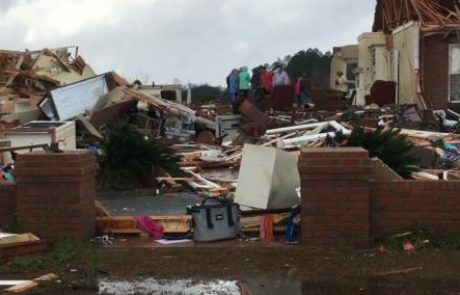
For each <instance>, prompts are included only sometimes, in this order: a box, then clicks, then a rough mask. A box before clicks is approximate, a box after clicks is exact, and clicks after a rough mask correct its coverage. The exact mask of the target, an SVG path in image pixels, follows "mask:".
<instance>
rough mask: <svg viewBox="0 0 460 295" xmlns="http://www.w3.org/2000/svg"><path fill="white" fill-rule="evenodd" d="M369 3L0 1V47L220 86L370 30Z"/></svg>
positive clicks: (293, 0)
mask: <svg viewBox="0 0 460 295" xmlns="http://www.w3.org/2000/svg"><path fill="white" fill-rule="evenodd" d="M374 6H375V2H374V1H372V0H319V1H317V0H0V40H1V41H0V47H2V48H3V49H15V50H16V49H20V50H23V49H25V48H28V49H31V50H35V49H41V48H44V47H49V48H52V47H61V46H67V45H78V46H79V47H80V53H81V54H82V56H83V57H84V58H85V60H86V61H87V62H88V63H89V64H91V66H92V67H93V68H94V69H95V70H96V71H97V72H98V73H102V72H105V71H109V70H115V71H117V72H119V73H120V74H122V75H123V76H125V77H127V78H129V79H134V78H140V79H141V80H149V82H150V81H151V80H154V81H155V82H156V83H157V84H160V83H172V82H173V79H174V78H177V79H179V80H180V81H181V82H182V83H206V82H207V83H210V84H213V85H223V84H224V83H225V82H224V81H225V76H226V75H227V74H228V72H229V70H230V69H231V68H234V67H240V66H243V65H247V66H249V67H253V66H256V65H259V64H263V63H265V62H272V61H274V60H276V58H277V57H284V56H285V55H288V54H294V53H295V52H298V51H299V50H302V49H307V48H309V47H317V48H319V49H321V50H322V51H326V50H331V49H332V47H333V46H337V45H346V44H350V43H355V42H356V39H357V36H358V35H359V34H360V33H362V32H364V31H370V30H371V26H372V19H373V13H374Z"/></svg>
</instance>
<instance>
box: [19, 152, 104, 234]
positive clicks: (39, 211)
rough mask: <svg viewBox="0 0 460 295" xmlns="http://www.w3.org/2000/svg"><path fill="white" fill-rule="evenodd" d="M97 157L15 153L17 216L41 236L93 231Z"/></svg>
mask: <svg viewBox="0 0 460 295" xmlns="http://www.w3.org/2000/svg"><path fill="white" fill-rule="evenodd" d="M95 176H96V159H95V157H94V155H92V154H90V153H85V152H64V153H60V154H47V153H44V152H34V153H30V154H23V155H18V158H17V162H16V182H17V211H18V220H19V223H20V225H21V227H23V228H24V229H25V230H27V231H30V232H32V233H34V234H36V235H38V236H39V237H41V238H47V239H51V240H53V239H60V238H71V239H74V240H80V241H82V240H86V239H88V238H91V237H92V236H93V235H94V229H95V208H94V201H95V198H96V183H95Z"/></svg>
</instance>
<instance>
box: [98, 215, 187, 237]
mask: <svg viewBox="0 0 460 295" xmlns="http://www.w3.org/2000/svg"><path fill="white" fill-rule="evenodd" d="M150 218H151V219H152V221H154V222H157V223H159V224H161V225H163V227H164V232H165V233H167V234H177V233H187V232H189V231H190V230H191V222H192V217H191V216H190V215H171V216H150ZM96 226H97V228H98V229H99V230H100V231H101V232H102V233H103V234H140V233H142V230H140V229H139V228H138V226H137V220H136V218H135V216H110V217H96Z"/></svg>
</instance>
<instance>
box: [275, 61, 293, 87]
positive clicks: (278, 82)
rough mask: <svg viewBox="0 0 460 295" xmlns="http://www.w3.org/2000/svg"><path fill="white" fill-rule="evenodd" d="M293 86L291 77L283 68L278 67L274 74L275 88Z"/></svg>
mask: <svg viewBox="0 0 460 295" xmlns="http://www.w3.org/2000/svg"><path fill="white" fill-rule="evenodd" d="M289 84H291V81H290V80H289V76H288V74H287V73H286V71H285V70H284V69H283V67H282V66H277V67H276V68H275V73H274V74H273V82H272V85H273V87H275V86H284V85H289Z"/></svg>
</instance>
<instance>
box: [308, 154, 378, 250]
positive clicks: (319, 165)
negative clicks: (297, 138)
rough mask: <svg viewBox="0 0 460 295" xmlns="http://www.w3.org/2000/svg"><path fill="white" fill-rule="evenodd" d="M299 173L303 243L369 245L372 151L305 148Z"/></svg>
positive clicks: (314, 244) (316, 244) (313, 244)
mask: <svg viewBox="0 0 460 295" xmlns="http://www.w3.org/2000/svg"><path fill="white" fill-rule="evenodd" d="M299 172H300V177H301V183H302V184H301V185H302V200H301V206H302V224H301V227H302V230H301V242H302V244H304V245H311V246H343V245H353V246H359V247H368V246H369V217H370V216H369V186H370V176H371V162H370V159H369V155H368V152H367V151H366V150H364V149H361V148H313V149H312V148H310V149H304V150H303V151H302V153H301V156H300V159H299Z"/></svg>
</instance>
